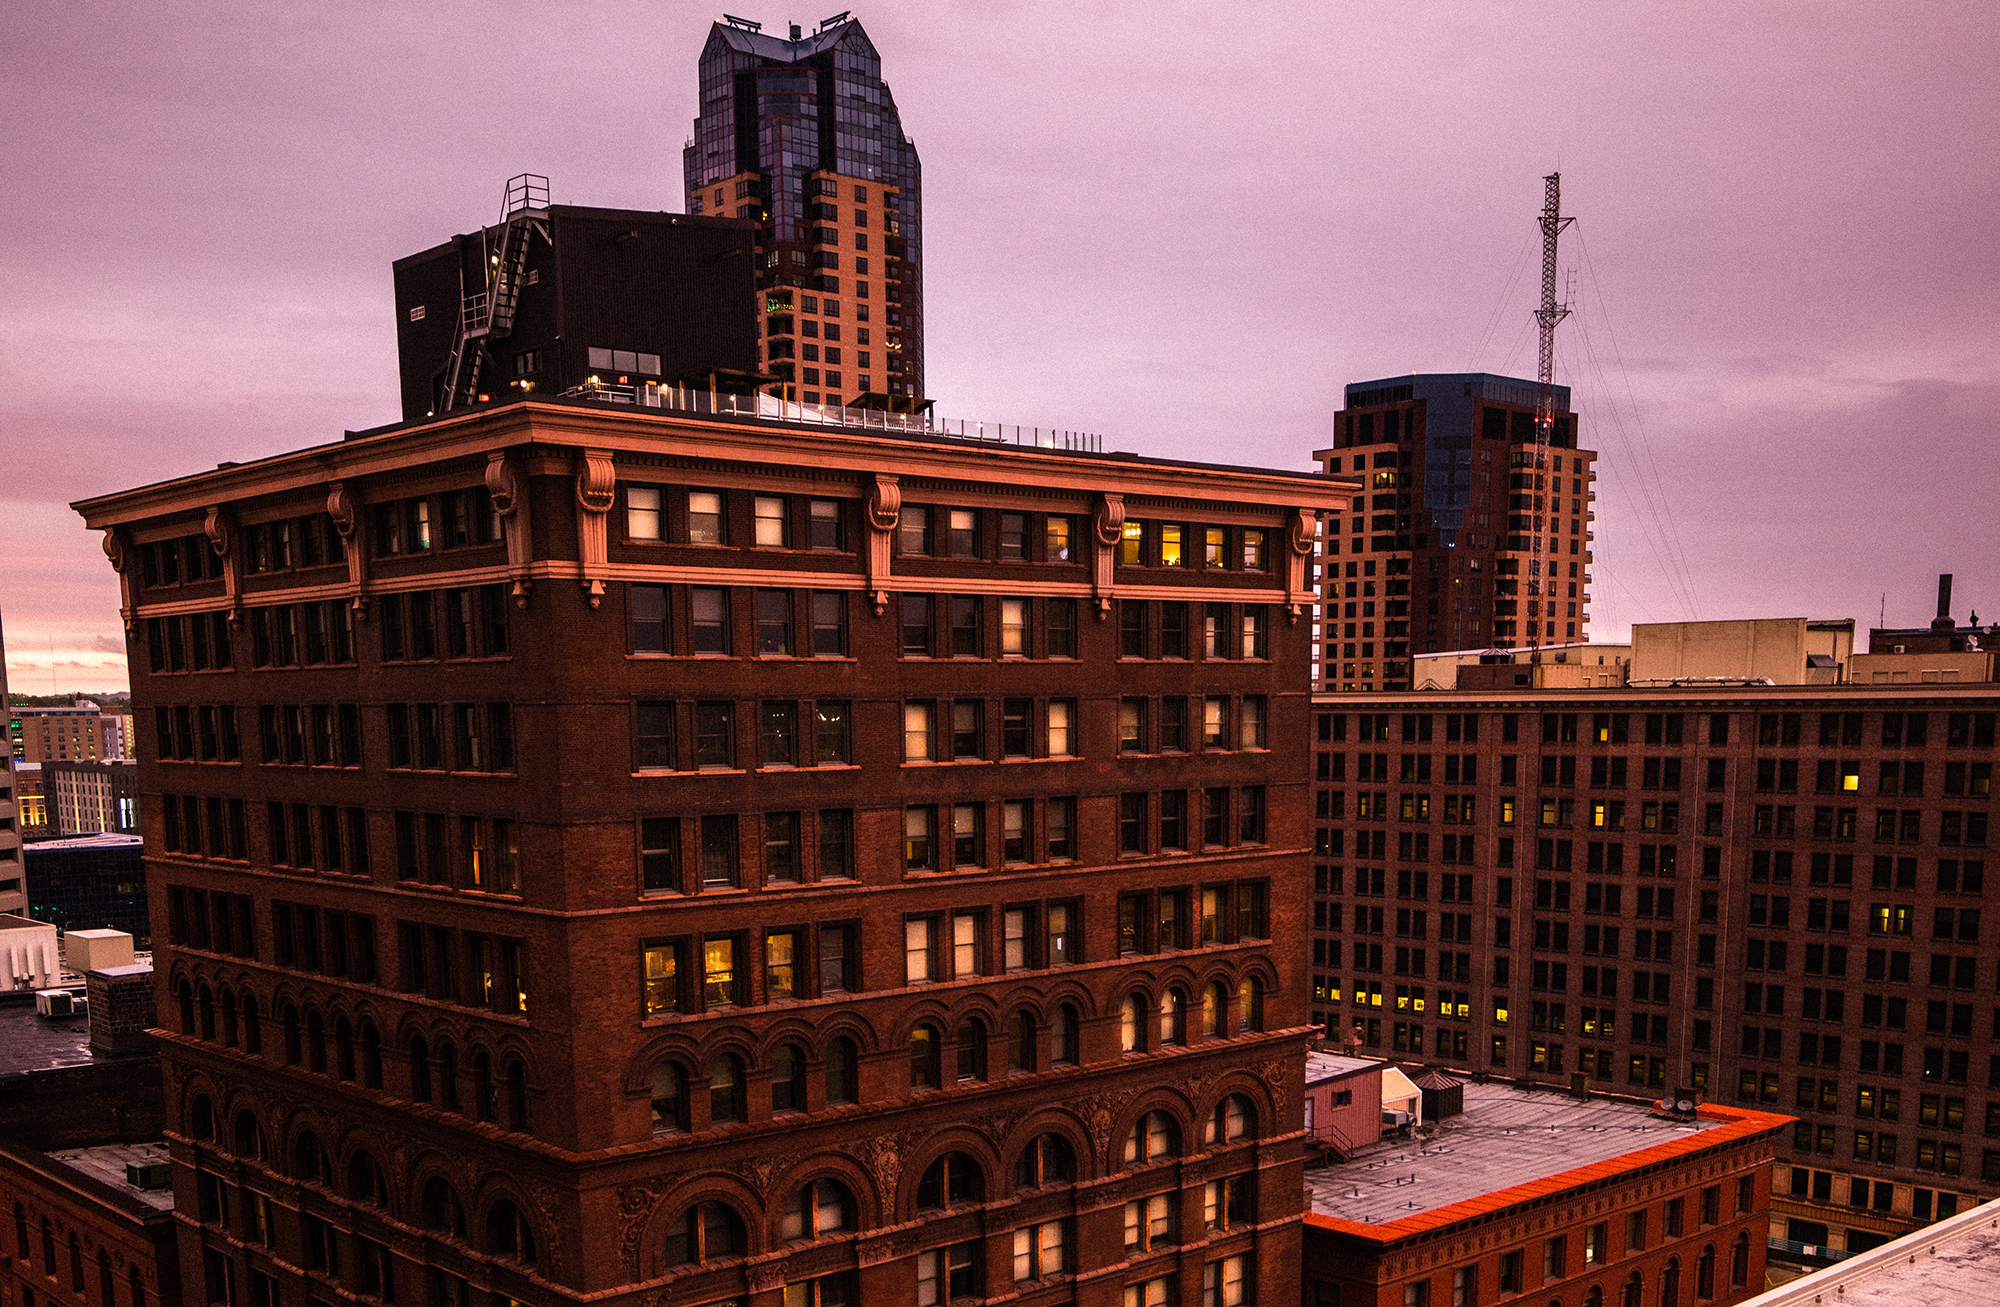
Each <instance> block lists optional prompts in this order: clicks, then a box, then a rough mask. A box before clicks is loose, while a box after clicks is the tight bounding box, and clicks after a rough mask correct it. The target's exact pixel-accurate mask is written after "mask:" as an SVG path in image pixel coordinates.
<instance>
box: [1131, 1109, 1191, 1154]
mask: <svg viewBox="0 0 2000 1307" xmlns="http://www.w3.org/2000/svg"><path fill="white" fill-rule="evenodd" d="M1180 1134H1181V1132H1180V1128H1179V1127H1178V1126H1177V1125H1175V1124H1174V1119H1173V1118H1172V1117H1170V1116H1168V1115H1167V1114H1166V1113H1165V1112H1148V1113H1146V1115H1144V1116H1142V1117H1140V1118H1139V1119H1138V1120H1137V1121H1134V1122H1133V1123H1132V1129H1131V1131H1130V1132H1129V1133H1128V1134H1127V1135H1126V1136H1125V1160H1126V1161H1127V1162H1151V1161H1156V1160H1158V1159H1159V1158H1162V1157H1172V1156H1173V1155H1174V1154H1176V1153H1178V1152H1180V1150H1181V1138H1180Z"/></svg>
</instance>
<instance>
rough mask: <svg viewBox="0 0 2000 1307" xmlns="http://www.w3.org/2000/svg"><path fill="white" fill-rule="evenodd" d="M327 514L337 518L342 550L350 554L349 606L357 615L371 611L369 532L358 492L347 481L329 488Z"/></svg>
mask: <svg viewBox="0 0 2000 1307" xmlns="http://www.w3.org/2000/svg"><path fill="white" fill-rule="evenodd" d="M326 512H327V516H329V517H331V518H332V519H333V530H334V534H336V535H338V536H339V537H340V543H341V546H342V548H344V549H345V550H346V552H347V585H348V589H349V590H351V591H352V592H353V593H352V595H351V596H350V597H349V599H348V601H347V606H348V608H349V609H350V610H352V611H353V612H354V613H356V614H357V615H362V616H365V615H366V614H367V612H368V554H367V545H368V541H367V533H366V532H364V531H362V530H361V529H360V527H361V503H360V501H359V499H357V498H356V496H355V494H354V489H353V487H352V486H349V485H348V484H347V483H346V482H345V481H333V482H329V483H328V485H327V488H326Z"/></svg>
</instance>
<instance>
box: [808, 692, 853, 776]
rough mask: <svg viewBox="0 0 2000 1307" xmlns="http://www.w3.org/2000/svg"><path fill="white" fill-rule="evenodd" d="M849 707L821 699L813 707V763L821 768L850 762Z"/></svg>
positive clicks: (842, 702) (842, 703)
mask: <svg viewBox="0 0 2000 1307" xmlns="http://www.w3.org/2000/svg"><path fill="white" fill-rule="evenodd" d="M848 715H849V710H848V705H847V703H846V701H844V700H842V701H839V702H835V701H832V700H828V699H821V700H820V701H819V702H817V703H815V704H814V705H813V761H814V762H816V763H818V764H819V765H821V766H827V765H829V764H838V763H845V762H847V761H849V747H848Z"/></svg>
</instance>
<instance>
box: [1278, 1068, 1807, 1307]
mask: <svg viewBox="0 0 2000 1307" xmlns="http://www.w3.org/2000/svg"><path fill="white" fill-rule="evenodd" d="M1424 1081H1434V1082H1435V1083H1436V1084H1437V1085H1438V1086H1440V1087H1442V1086H1446V1085H1449V1086H1450V1089H1449V1090H1448V1091H1446V1092H1448V1093H1449V1094H1453V1095H1459V1096H1460V1101H1461V1102H1462V1103H1463V1105H1464V1110H1463V1112H1462V1113H1455V1114H1452V1115H1446V1116H1444V1117H1442V1118H1441V1119H1440V1120H1437V1121H1435V1122H1426V1124H1425V1127H1424V1129H1423V1130H1421V1131H1418V1132H1416V1133H1415V1135H1414V1137H1413V1138H1411V1139H1410V1140H1408V1141H1403V1140H1400V1139H1399V1140H1397V1141H1395V1142H1393V1143H1391V1144H1389V1145H1387V1146H1377V1147H1376V1148H1375V1149H1372V1150H1363V1151H1361V1152H1360V1153H1359V1154H1358V1156H1357V1158H1356V1159H1355V1160H1350V1161H1347V1162H1344V1163H1342V1164H1340V1165H1336V1166H1330V1167H1324V1168H1321V1169H1317V1170H1310V1171H1308V1172H1307V1173H1306V1187H1307V1191H1308V1193H1309V1195H1310V1198H1311V1203H1312V1210H1311V1212H1310V1213H1308V1215H1307V1216H1306V1238H1305V1275H1306V1284H1307V1287H1308V1291H1307V1294H1306V1296H1305V1301H1306V1302H1307V1303H1308V1304H1318V1303H1339V1304H1342V1307H1399V1305H1402V1304H1426V1305H1427V1307H1441V1305H1442V1304H1445V1303H1490V1302H1498V1301H1504V1300H1506V1299H1508V1298H1511V1297H1514V1296H1517V1295H1519V1296H1523V1297H1526V1296H1530V1295H1533V1296H1535V1297H1536V1298H1537V1300H1538V1301H1540V1300H1549V1301H1560V1302H1578V1303H1582V1304H1587V1305H1588V1304H1594V1305H1598V1307H1611V1305H1613V1304H1641V1303H1646V1304H1655V1303H1656V1304H1662V1305H1663V1307H1666V1305H1671V1307H1684V1305H1686V1304H1693V1303H1708V1302H1713V1303H1735V1302H1741V1301H1743V1300H1744V1299H1745V1298H1748V1297H1749V1296H1750V1295H1751V1294H1753V1293H1755V1292H1757V1291H1758V1290H1759V1289H1761V1288H1762V1287H1763V1285H1764V1255H1765V1247H1766V1233H1765V1231H1766V1225H1767V1223H1768V1220H1769V1212H1770V1204H1771V1153H1772V1148H1773V1145H1774V1143H1775V1142H1776V1140H1777V1138H1778V1136H1779V1135H1780V1134H1781V1133H1782V1132H1783V1131H1784V1129H1785V1127H1786V1126H1788V1125H1790V1124H1791V1118H1790V1117H1785V1116H1777V1115H1774V1114H1772V1113H1768V1112H1758V1111H1751V1110H1748V1109H1742V1108H1731V1107H1712V1106H1704V1107H1702V1108H1701V1109H1700V1110H1699V1112H1698V1113H1696V1112H1693V1111H1689V1112H1685V1113H1681V1114H1679V1115H1670V1114H1665V1113H1661V1112H1657V1111H1655V1110H1654V1108H1653V1107H1652V1106H1651V1105H1650V1104H1649V1103H1648V1102H1647V1101H1646V1100H1643V1099H1613V1098H1603V1097H1595V1096H1593V1097H1590V1098H1586V1099H1578V1098H1575V1097H1572V1096H1570V1095H1567V1094H1562V1093H1551V1092H1546V1091H1543V1092H1535V1091H1531V1090H1527V1089H1522V1088H1517V1087H1515V1086H1513V1085H1501V1084H1491V1083H1472V1084H1463V1085H1460V1084H1455V1083H1453V1082H1451V1081H1450V1080H1449V1079H1448V1078H1446V1077H1430V1076H1426V1077H1421V1078H1420V1080H1419V1083H1423V1082H1424ZM1425 1092H1426V1093H1429V1092H1431V1091H1430V1090H1426V1091H1425Z"/></svg>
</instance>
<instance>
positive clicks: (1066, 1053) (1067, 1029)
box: [1049, 1003, 1082, 1066]
mask: <svg viewBox="0 0 2000 1307" xmlns="http://www.w3.org/2000/svg"><path fill="white" fill-rule="evenodd" d="M1081 1025H1082V1021H1081V1019H1080V1018H1079V1017H1078V1016H1077V1013H1076V1005H1075V1004H1072V1003H1060V1004H1057V1005H1056V1020H1055V1024H1054V1025H1053V1026H1051V1027H1050V1028H1049V1061H1051V1062H1053V1063H1055V1064H1056V1065H1057V1066H1075V1065H1076V1064H1077V1063H1078V1062H1079V1061H1080V1060H1082V1054H1081V1053H1080V1052H1079V1050H1078V1034H1077V1031H1078V1029H1079V1028H1080V1026H1081Z"/></svg>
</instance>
